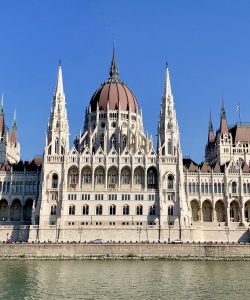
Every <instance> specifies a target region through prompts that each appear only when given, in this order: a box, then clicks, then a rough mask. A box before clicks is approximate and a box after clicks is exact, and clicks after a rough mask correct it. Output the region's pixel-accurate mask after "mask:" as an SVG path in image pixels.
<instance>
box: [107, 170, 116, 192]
mask: <svg viewBox="0 0 250 300" xmlns="http://www.w3.org/2000/svg"><path fill="white" fill-rule="evenodd" d="M117 184H118V169H117V168H116V167H111V168H109V169H108V186H109V188H115V187H116V186H117Z"/></svg>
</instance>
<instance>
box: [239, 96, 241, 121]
mask: <svg viewBox="0 0 250 300" xmlns="http://www.w3.org/2000/svg"><path fill="white" fill-rule="evenodd" d="M239 121H240V124H241V117H240V101H239Z"/></svg>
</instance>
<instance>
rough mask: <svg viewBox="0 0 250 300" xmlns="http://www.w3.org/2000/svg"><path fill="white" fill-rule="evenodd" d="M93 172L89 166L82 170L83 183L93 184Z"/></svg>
mask: <svg viewBox="0 0 250 300" xmlns="http://www.w3.org/2000/svg"><path fill="white" fill-rule="evenodd" d="M91 181H92V173H91V169H90V168H89V167H85V168H84V169H83V171H82V184H91Z"/></svg>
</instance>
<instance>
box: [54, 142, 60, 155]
mask: <svg viewBox="0 0 250 300" xmlns="http://www.w3.org/2000/svg"><path fill="white" fill-rule="evenodd" d="M55 153H56V154H59V141H58V138H56V140H55Z"/></svg>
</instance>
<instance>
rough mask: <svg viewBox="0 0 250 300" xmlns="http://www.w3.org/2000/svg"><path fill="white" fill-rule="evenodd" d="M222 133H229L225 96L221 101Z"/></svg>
mask: <svg viewBox="0 0 250 300" xmlns="http://www.w3.org/2000/svg"><path fill="white" fill-rule="evenodd" d="M220 132H221V133H228V127H227V118H226V111H225V105H224V97H223V95H222V100H221V112H220Z"/></svg>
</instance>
